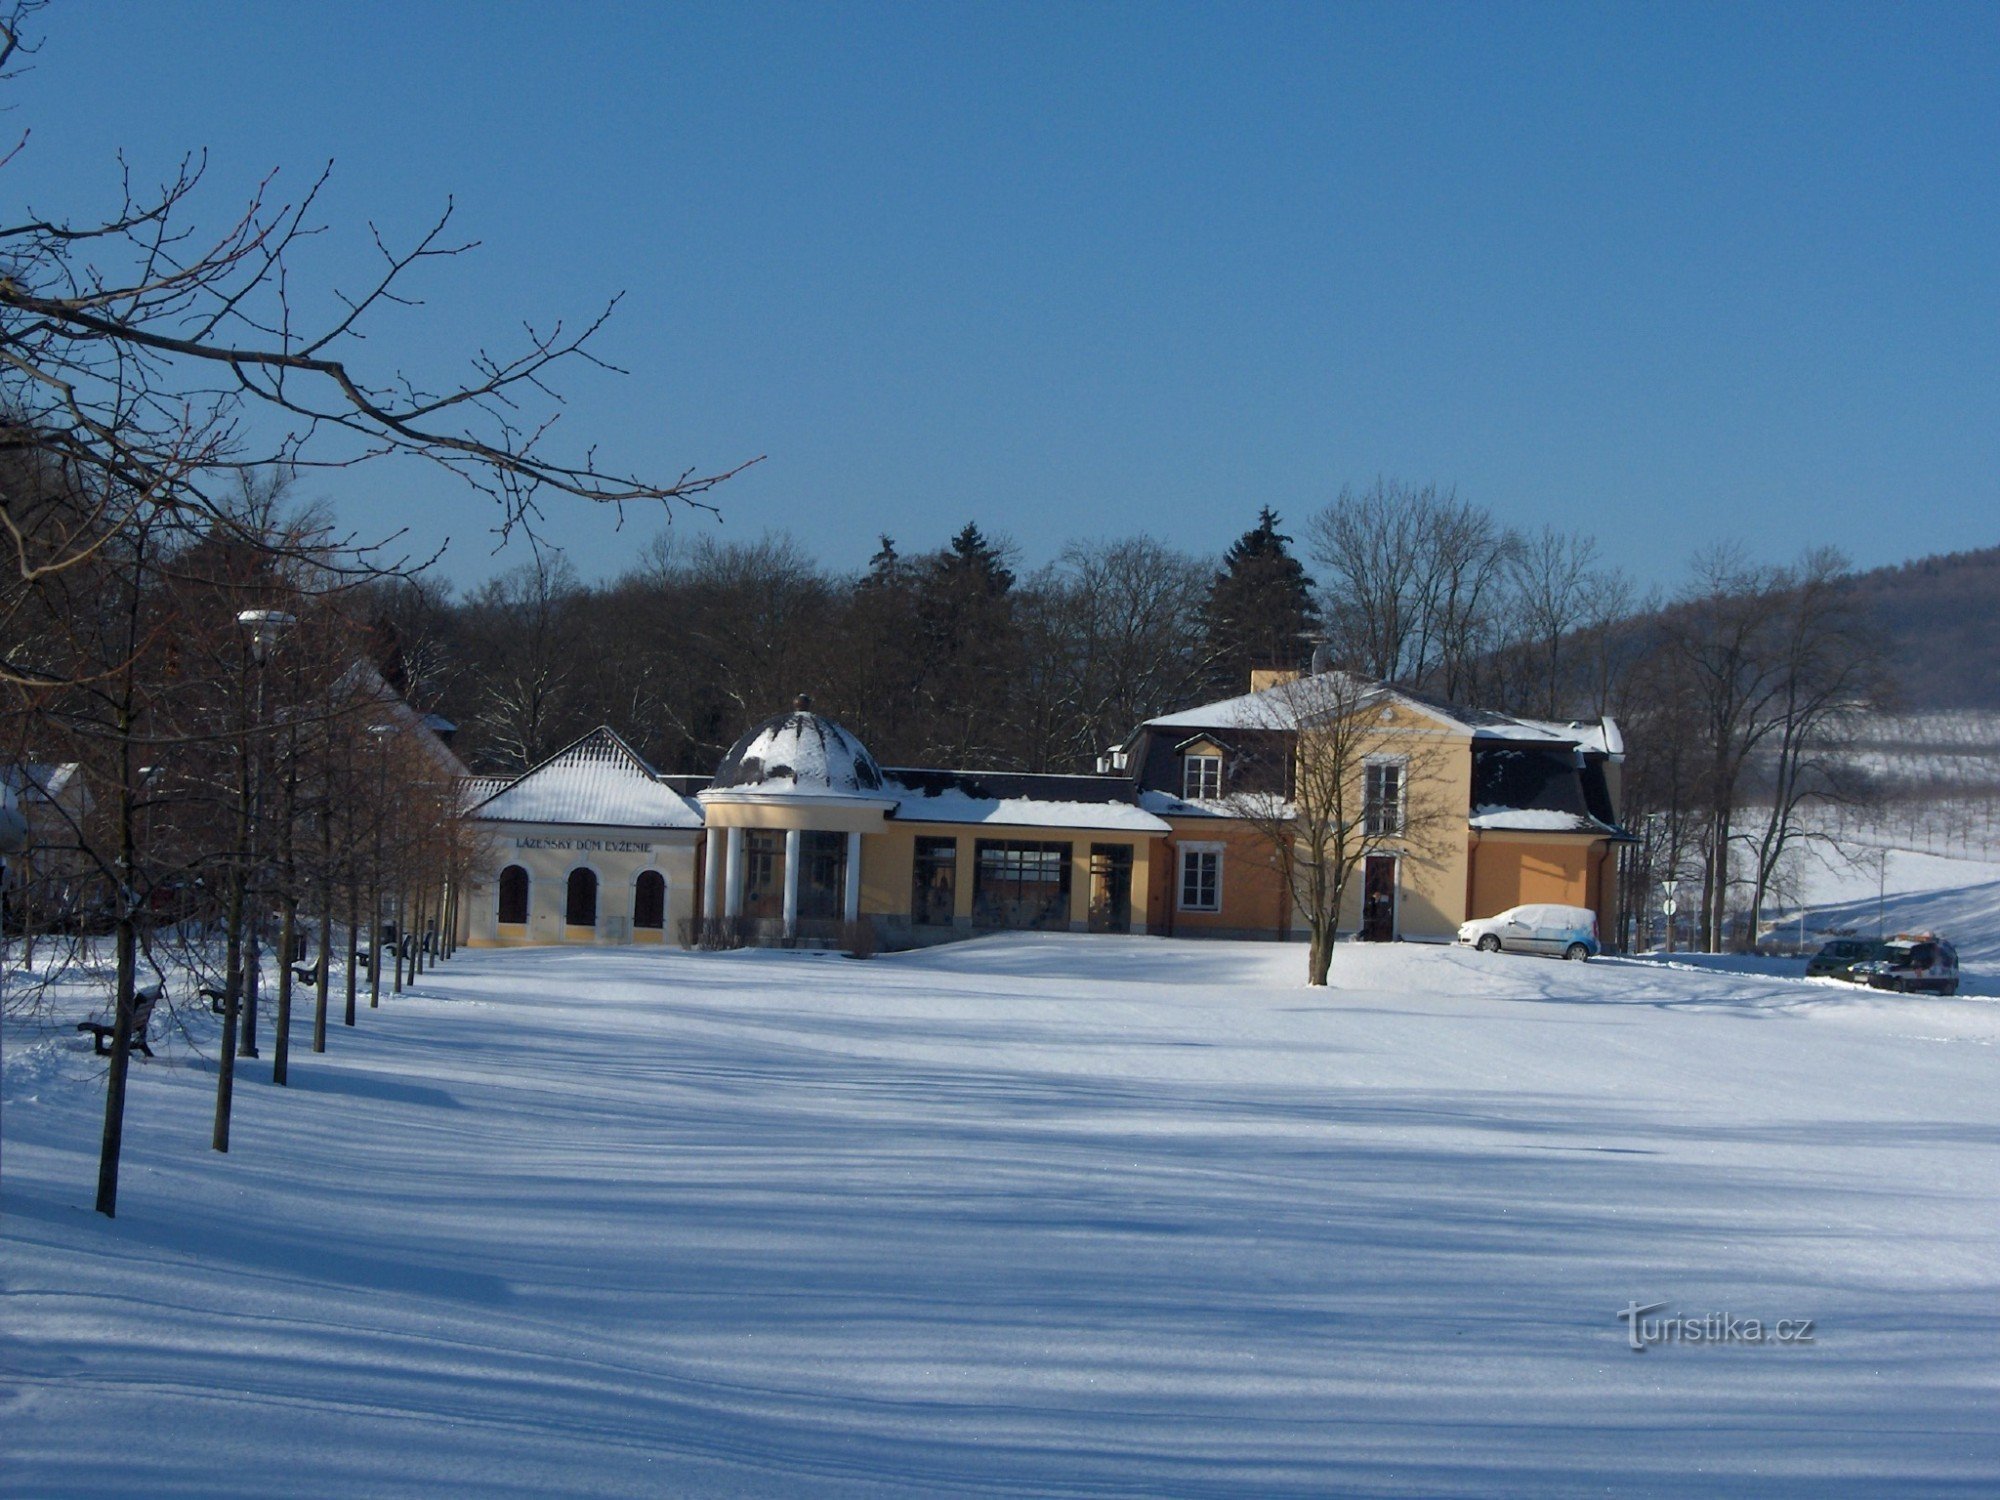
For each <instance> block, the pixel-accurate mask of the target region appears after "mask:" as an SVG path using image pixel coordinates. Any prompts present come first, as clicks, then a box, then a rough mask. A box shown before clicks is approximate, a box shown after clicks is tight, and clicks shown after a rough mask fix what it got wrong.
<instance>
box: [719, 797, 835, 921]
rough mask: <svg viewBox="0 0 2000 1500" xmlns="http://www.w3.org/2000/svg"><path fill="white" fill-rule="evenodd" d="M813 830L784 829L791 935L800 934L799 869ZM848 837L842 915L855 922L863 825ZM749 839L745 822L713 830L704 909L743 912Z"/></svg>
mask: <svg viewBox="0 0 2000 1500" xmlns="http://www.w3.org/2000/svg"><path fill="white" fill-rule="evenodd" d="M810 831H811V830H808V829H804V828H787V829H785V830H784V835H785V887H784V891H785V895H784V931H785V936H786V937H788V938H794V937H797V936H798V935H799V870H800V868H801V866H802V863H803V845H804V842H805V839H804V836H805V834H806V833H808V832H810ZM836 831H838V830H836ZM718 833H720V834H722V835H723V837H722V838H721V839H720V840H718V839H717V838H716V837H715V835H716V834H718ZM845 838H846V840H847V850H846V857H845V859H844V860H843V865H844V867H845V868H844V871H843V877H842V890H841V919H842V920H843V921H846V922H850V923H851V922H858V921H860V920H861V832H860V830H859V829H853V828H850V829H847V830H845ZM745 842H746V840H745V832H744V825H742V824H735V825H732V826H730V827H728V828H723V829H712V830H711V831H710V834H709V851H708V857H707V866H706V868H705V869H704V870H703V872H702V883H701V884H702V910H703V911H704V912H707V913H711V914H712V913H714V912H716V910H717V909H718V907H719V908H720V911H721V914H722V915H723V916H724V917H727V918H730V919H732V920H733V919H735V918H738V917H741V916H742V915H743V873H744V869H745V866H746V864H747V860H746V856H745Z"/></svg>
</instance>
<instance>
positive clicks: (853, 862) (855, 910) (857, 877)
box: [846, 833, 861, 922]
mask: <svg viewBox="0 0 2000 1500" xmlns="http://www.w3.org/2000/svg"><path fill="white" fill-rule="evenodd" d="M846 912H847V920H848V921H850V922H859V921H860V920H861V835H860V834H859V833H850V834H849V835H848V836H847V907H846Z"/></svg>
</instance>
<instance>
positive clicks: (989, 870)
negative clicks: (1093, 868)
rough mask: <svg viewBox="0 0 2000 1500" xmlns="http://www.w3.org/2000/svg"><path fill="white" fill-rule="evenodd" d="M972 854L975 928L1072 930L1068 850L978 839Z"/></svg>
mask: <svg viewBox="0 0 2000 1500" xmlns="http://www.w3.org/2000/svg"><path fill="white" fill-rule="evenodd" d="M972 852H973V868H972V923H973V925H974V926H975V927H1016V928H1020V927H1037V928H1041V929H1043V930H1045V931H1054V932H1061V931H1064V930H1066V929H1067V928H1068V927H1069V872H1070V846H1069V845H1068V844H1058V843H1038V842H1030V841H1028V840H1025V839H979V840H978V841H976V842H975V843H974V844H973V846H972Z"/></svg>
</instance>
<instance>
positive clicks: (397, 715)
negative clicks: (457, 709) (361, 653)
mask: <svg viewBox="0 0 2000 1500" xmlns="http://www.w3.org/2000/svg"><path fill="white" fill-rule="evenodd" d="M333 694H334V696H335V697H336V698H342V697H347V696H349V695H353V696H356V697H361V698H367V699H370V700H372V701H373V702H374V703H375V704H376V705H377V708H378V709H379V711H380V712H381V714H382V715H383V717H384V719H385V721H386V722H388V723H390V724H392V725H393V726H394V727H395V728H397V729H398V730H405V731H407V730H412V729H421V730H423V731H424V732H423V733H422V734H419V735H416V736H414V737H413V738H411V739H410V740H409V741H407V743H410V744H413V745H415V746H416V747H417V749H418V751H419V752H420V753H422V754H424V755H426V756H428V757H429V758H430V760H431V761H432V763H433V764H435V765H436V766H437V768H438V769H439V770H440V771H442V772H444V773H445V775H447V776H456V777H465V776H468V775H470V774H471V771H470V769H469V768H468V767H467V766H466V764H465V762H464V761H462V760H460V759H459V758H458V756H457V754H456V753H455V752H454V751H453V750H452V748H451V746H449V745H447V744H446V743H445V742H444V740H443V739H442V738H441V737H440V734H439V729H438V725H440V724H442V725H445V726H447V727H451V728H455V727H456V726H453V725H452V724H451V721H450V720H449V719H443V718H439V717H438V716H437V715H436V714H420V713H418V712H417V711H416V710H415V709H414V708H412V707H410V705H409V702H408V700H406V699H405V698H404V697H403V695H402V694H401V693H399V692H397V691H396V690H395V689H394V688H392V687H390V686H389V684H388V682H387V680H386V679H384V678H383V676H382V674H381V673H380V672H379V671H377V670H376V668H375V664H374V663H373V662H370V661H365V660H364V661H357V662H355V663H354V664H353V665H351V666H350V667H348V669H347V670H346V671H345V672H343V673H342V674H341V676H340V680H339V681H338V682H336V683H335V684H334V685H333ZM433 720H436V723H433V722H432V721H433Z"/></svg>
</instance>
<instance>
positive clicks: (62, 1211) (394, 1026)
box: [0, 937, 2000, 1497]
mask: <svg viewBox="0 0 2000 1500" xmlns="http://www.w3.org/2000/svg"><path fill="white" fill-rule="evenodd" d="M1303 962H1304V956H1303V954H1302V952H1301V951H1300V950H1299V949H1297V948H1295V947H1284V948H1281V947H1277V946H1254V945H1239V944H1224V943H1214V944H1197V943H1187V942H1178V943H1177V942H1168V941H1162V940H1156V939H1143V938H1134V939H1115V938H1113V939H1106V938H1089V937H1077V938H1069V937H1013V938H995V939H987V940H982V941H980V942H976V943H971V944H965V945H960V946H956V947H951V948H946V949H938V950H932V951H929V952H926V953H918V954H904V955H898V956H895V957H893V958H883V959H877V960H874V961H871V962H868V963H854V962H851V961H848V960H844V959H840V958H835V957H818V956H808V955H777V954H767V953H741V954H733V955H708V956H694V955H682V954H678V953H663V952H647V951H641V950H623V951H597V952H591V951H580V950H541V951H534V950H524V951H515V952H505V953H483V954H465V955H461V956H460V957H459V958H458V959H457V960H455V961H454V962H453V963H452V964H450V965H449V966H447V968H446V969H444V970H443V971H441V972H439V973H437V974H436V975H434V976H432V977H431V978H430V979H429V980H427V982H426V984H425V988H424V993H423V995H422V996H421V997H412V998H405V999H402V1000H397V1001H385V1006H384V1009H383V1010H382V1011H380V1012H377V1013H372V1014H366V1015H365V1016H364V1026H363V1028H362V1029H361V1030H360V1031H358V1032H352V1033H350V1032H342V1031H339V1030H338V1029H337V1032H336V1035H335V1037H334V1047H335V1050H334V1052H333V1053H332V1054H330V1055H328V1056H326V1057H312V1056H310V1055H301V1054H295V1055H294V1062H293V1067H294V1080H295V1082H294V1086H293V1087H292V1088H291V1089H289V1090H286V1091H279V1090H275V1089H273V1088H272V1087H270V1086H269V1084H268V1083H264V1082H261V1081H256V1080H255V1079H254V1078H251V1077H246V1078H245V1080H244V1081H243V1082H241V1083H240V1084H239V1086H238V1095H237V1097H238V1125H237V1132H236V1149H235V1152H234V1153H233V1154H232V1155H231V1156H229V1157H227V1158H224V1157H219V1156H216V1155H215V1154H214V1153H212V1152H210V1151H209V1150H208V1149H207V1135H208V1112H209V1107H210V1097H211V1085H212V1077H211V1075H210V1074H209V1072H208V1070H207V1067H206V1065H205V1064H204V1063H203V1062H202V1061H201V1060H200V1059H199V1058H198V1057H197V1056H196V1055H194V1053H192V1052H191V1051H190V1050H189V1048H188V1046H187V1044H186V1043H185V1042H176V1043H174V1044H171V1045H168V1046H163V1047H161V1048H160V1051H161V1054H162V1055H161V1057H160V1059H159V1061H157V1062H151V1063H142V1064H140V1065H139V1066H138V1067H137V1068H135V1077H134V1081H133V1089H132V1095H131V1105H130V1118H129V1124H128V1130H127V1143H128V1146H127V1149H128V1165H127V1171H126V1177H125V1186H124V1195H123V1198H122V1201H121V1212H120V1216H119V1218H118V1219H117V1220H116V1222H115V1223H114V1222H107V1221H105V1220H103V1219H101V1218H99V1217H97V1216H95V1215H93V1214H92V1213H91V1212H90V1211H89V1203H90V1194H91V1186H92V1177H93V1167H92V1147H93V1143H94V1140H95V1121H96V1110H97V1108H98V1105H99V1100H100V1096H101V1090H100V1084H99V1082H98V1077H97V1065H96V1064H95V1062H94V1061H93V1060H92V1059H90V1058H89V1057H88V1055H87V1049H85V1050H84V1051H79V1050H78V1041H77V1039H76V1038H75V1037H74V1035H73V1034H66V1033H64V1032H61V1031H51V1032H46V1033H35V1032H31V1031H29V1030H27V1029H25V1028H24V1026H23V1025H21V1024H18V1023H17V1024H15V1025H12V1026H10V1027H9V1029H8V1033H7V1037H6V1065H5V1086H6V1116H5V1119H6V1132H7V1139H6V1175H5V1179H4V1184H0V1234H3V1235H4V1245H0V1296H4V1308H5V1317H4V1320H0V1474H4V1475H5V1476H6V1478H5V1487H6V1488H7V1489H8V1490H9V1491H11V1492H13V1493H18V1494H24V1495H25V1494H33V1495H37V1496H71V1495H96V1496H113V1495H116V1496H130V1495H137V1494H148V1495H164V1494H178V1495H203V1496H268V1495H273V1494H302V1493H310V1494H312V1495H315V1496H362V1495H367V1496H385V1495H392V1496H393V1495H424V1496H427V1497H435V1496H437V1495H474V1494H476V1495H496V1496H521V1497H526V1496H531V1495H533V1496H540V1495H551V1494H561V1495H631V1496H657V1495H676V1496H699V1495H741V1496H770V1495H785V1496H801V1495H809V1496H818V1495H906V1496H915V1495H925V1496H930V1495H947V1494H985V1495H992V1494H1018V1495H1037V1496H1045V1495H1086V1494H1088V1495H1093V1496H1103V1495H1128V1494H1129V1495H1137V1494H1146V1495H1164V1494H1171V1495H1176V1496H1223V1495H1229V1496H1236V1495H1246V1494H1254V1495H1259V1496H1285V1495H1324V1494H1330V1493H1339V1494H1349V1495H1445V1494H1460V1495H1479V1496H1495V1495H1537V1496H1541V1495H1583V1494H1604V1493H1617V1494H1624V1495H1631V1494H1674V1495H1690V1496H1694V1495H1700V1496H1708V1495H1714V1494H1719V1493H1742V1492H1746V1491H1749V1490H1752V1489H1754V1490H1755V1491H1756V1492H1757V1493H1760V1494H1781V1495H1798V1496H1806V1495H1811V1496H1815V1497H1817V1496H1825V1495H1856V1496H1859V1495H1876V1494H1886V1493H1897V1494H1911V1493H1925V1492H1944V1491H1951V1492H1953V1493H1959V1494H1972V1493H1980V1492H1985V1491H1989V1490H1991V1489H1993V1488H1994V1487H1995V1486H2000V1428H1996V1427H1995V1424H1994V1423H1993V1420H1992V1417H1993V1409H1994V1398H1995V1391H1996V1387H2000V1340H1996V1338H1995V1334H1996V1332H2000V1327H1996V1318H1995V1314H1994V1307H1995V1293H1996V1290H2000V1243H1996V1235H1995V1231H1994V1226H1995V1224H1996V1223H2000V1152H1996V1151H1995V1150H1994V1147H1995V1145H1996V1143H2000V1090H1996V1089H1995V1088H1994V1087H1993V1080H1994V1064H1995V1058H1996V1053H1995V1043H1996V1039H2000V1005H1997V1004H1995V1003H1993V1002H1992V1001H1987V1000H1979V999H1958V1000H1935V999H1932V1000H1920V1001H1918V1000H1903V999H1890V998H1887V997H1878V996H1872V995H1869V994H1866V993H1863V992H1856V991H1852V990H1847V989H1842V988H1837V987H1832V986H1824V985H1809V984H1806V983H1804V982H1802V981H1797V980H1792V979H1786V978H1780V977H1758V976H1754V975H1745V974H1740V973H1733V972H1727V971H1720V972H1719V971H1714V970H1707V971H1704V970H1701V969H1697V968H1693V967H1668V966H1665V965H1659V964H1647V963H1642V962H1636V961H1634V962H1605V963H1595V964H1589V965H1581V964H1563V963H1560V962H1554V961H1549V960H1542V959H1533V958H1521V957H1514V956H1501V955H1493V956H1488V955H1482V954H1476V953H1472V952H1470V951H1466V950H1459V949H1432V948H1422V947H1418V946H1415V945H1408V946H1393V947H1379V948H1347V949H1344V950H1343V951H1341V953H1340V954H1339V955H1338V959H1337V962H1336V965H1335V969H1334V978H1335V981H1336V985H1337V986H1338V987H1337V988H1334V989H1332V990H1322V991H1313V990H1308V989H1306V988H1304V987H1302V985H1301V984H1300V983H1299V979H1300V973H1301V969H1302V966H1303ZM1985 977H1986V979H1987V980H1988V981H1990V980H1991V978H1992V977H1993V976H1992V974H1991V973H1988V974H1987V975H1986V976H1985ZM206 1024H207V1023H206V1021H204V1020H201V1019H200V1018H197V1025H198V1026H205V1025H206ZM255 1066H256V1065H246V1070H247V1069H248V1068H254V1067H255ZM1656 1302H1664V1303H1665V1304H1666V1307H1665V1308H1664V1309H1660V1310H1658V1311H1655V1312H1654V1313H1652V1314H1651V1315H1652V1316H1653V1317H1655V1318H1656V1319H1657V1318H1659V1317H1662V1316H1667V1315H1672V1314H1678V1315H1681V1316H1682V1317H1683V1318H1684V1319H1692V1320H1696V1321H1697V1322H1700V1321H1701V1320H1704V1319H1706V1318H1707V1317H1708V1316H1709V1315H1712V1314H1727V1315H1730V1316H1731V1317H1733V1318H1735V1319H1737V1320H1738V1326H1739V1331H1740V1320H1742V1319H1745V1318H1752V1317H1754V1318H1759V1319H1762V1320H1766V1321H1767V1322H1768V1320H1772V1319H1778V1318H1785V1319H1811V1320H1813V1334H1812V1339H1811V1341H1810V1342H1809V1343H1788V1344H1783V1345H1780V1344H1778V1343H1776V1342H1775V1341H1767V1342H1764V1343H1757V1344H1752V1343H1745V1342H1737V1343H1733V1344H1727V1345H1714V1344H1693V1343H1686V1342H1681V1343H1675V1344H1671V1345H1661V1346H1658V1347H1653V1348H1650V1349H1648V1350H1647V1351H1646V1352H1644V1353H1634V1352H1633V1351H1632V1350H1631V1349H1630V1348H1629V1346H1628V1343H1627V1327H1626V1324H1625V1323H1624V1322H1622V1321H1621V1320H1620V1318H1619V1312H1620V1310H1621V1309H1624V1308H1626V1307H1628V1305H1631V1304H1638V1305H1645V1304H1651V1303H1656ZM107 1435H110V1436H107Z"/></svg>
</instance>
